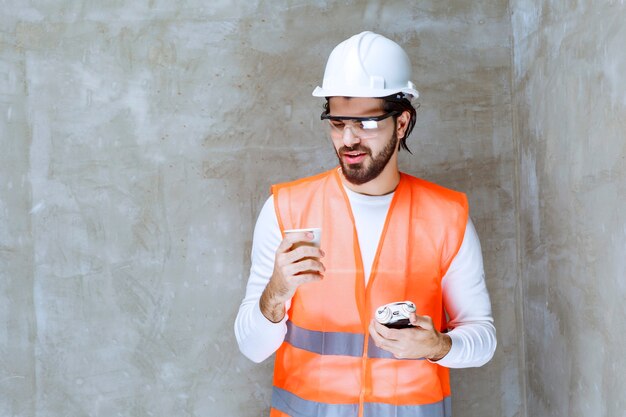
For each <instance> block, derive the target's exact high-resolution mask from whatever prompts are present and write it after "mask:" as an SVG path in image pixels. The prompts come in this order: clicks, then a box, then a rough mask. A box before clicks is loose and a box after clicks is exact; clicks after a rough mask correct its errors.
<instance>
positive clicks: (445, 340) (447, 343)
mask: <svg viewBox="0 0 626 417" xmlns="http://www.w3.org/2000/svg"><path fill="white" fill-rule="evenodd" d="M439 335H440V338H439V345H438V347H437V351H436V352H435V354H434V355H432V356H430V357H429V358H428V359H429V360H431V361H433V362H436V361H438V360H441V359H443V358H444V357H445V356H446V355H447V354H448V352H450V349H451V348H452V339H451V338H450V336H448V335H447V334H445V333H439Z"/></svg>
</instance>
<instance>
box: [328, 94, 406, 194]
mask: <svg viewBox="0 0 626 417" xmlns="http://www.w3.org/2000/svg"><path fill="white" fill-rule="evenodd" d="M329 109H330V115H331V116H354V117H372V116H380V115H383V114H385V111H384V110H383V105H382V100H380V99H374V98H347V97H331V98H330V99H329ZM403 117H404V116H403V115H401V116H399V118H398V119H399V120H398V121H399V122H400V123H402V121H403V119H402V120H400V118H403ZM355 124H357V122H354V121H352V120H346V121H345V126H346V127H345V128H343V126H344V125H343V122H341V124H340V128H338V129H337V128H335V129H331V135H330V136H331V139H332V141H333V144H334V146H335V151H336V153H337V157H338V158H339V164H340V166H341V170H342V173H343V176H344V177H345V179H346V180H348V181H349V182H350V183H352V184H355V185H361V184H365V183H367V182H369V181H371V180H373V179H375V178H377V177H378V176H379V175H380V174H381V173H382V172H383V171H384V170H385V168H387V167H388V166H389V162H390V160H391V159H392V157H394V155H396V153H397V151H398V132H397V127H398V125H397V124H396V123H395V122H394V119H393V117H388V118H386V119H384V120H381V121H378V122H377V124H378V127H377V128H376V129H375V131H374V132H367V134H366V135H359V130H361V131H362V129H359V128H358V125H357V126H355Z"/></svg>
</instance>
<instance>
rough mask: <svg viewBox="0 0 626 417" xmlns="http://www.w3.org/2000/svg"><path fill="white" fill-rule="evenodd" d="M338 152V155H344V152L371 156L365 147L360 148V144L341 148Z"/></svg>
mask: <svg viewBox="0 0 626 417" xmlns="http://www.w3.org/2000/svg"><path fill="white" fill-rule="evenodd" d="M338 152H339V153H340V154H343V153H346V152H362V153H365V154H368V155H371V154H372V152H371V150H370V149H369V148H367V147H365V146H361V145H360V144H358V145H355V146H352V147H348V146H342V147H341V148H339V149H338Z"/></svg>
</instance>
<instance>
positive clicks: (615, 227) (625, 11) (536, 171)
mask: <svg viewBox="0 0 626 417" xmlns="http://www.w3.org/2000/svg"><path fill="white" fill-rule="evenodd" d="M511 3H512V5H513V8H512V9H513V18H512V22H513V25H512V26H513V48H514V66H513V96H514V100H513V102H514V106H513V109H514V111H513V120H514V123H513V126H514V136H515V138H516V149H517V159H518V165H519V170H518V173H519V176H518V181H519V190H520V192H519V199H518V211H519V220H520V228H519V231H520V240H519V245H520V259H521V261H522V262H521V268H520V276H521V281H522V283H523V292H524V297H523V305H524V309H523V311H524V320H523V332H522V335H523V337H524V340H525V343H524V346H525V349H526V372H525V374H526V377H527V384H526V390H527V399H528V416H571V417H579V416H609V417H613V416H617V417H624V416H626V396H625V395H624V394H625V393H626V378H624V375H626V359H625V358H626V347H625V345H626V343H625V342H626V336H625V335H626V311H625V310H624V305H623V304H624V299H626V280H625V278H626V48H625V47H624V45H625V42H626V25H625V22H626V5H625V4H624V2H623V1H619V2H615V1H606V2H604V1H578V2H577V1H557V0H554V1H526V0H515V1H512V2H511Z"/></svg>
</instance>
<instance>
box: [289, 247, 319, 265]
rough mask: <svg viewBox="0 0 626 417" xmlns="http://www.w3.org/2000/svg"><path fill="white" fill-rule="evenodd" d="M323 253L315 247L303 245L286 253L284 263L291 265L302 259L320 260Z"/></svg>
mask: <svg viewBox="0 0 626 417" xmlns="http://www.w3.org/2000/svg"><path fill="white" fill-rule="evenodd" d="M323 256H324V255H323V252H322V251H321V250H320V248H318V247H315V246H309V245H303V246H300V247H298V248H296V249H293V250H291V251H289V252H287V253H286V261H287V262H289V263H293V262H296V261H299V260H300V259H303V258H321V257H323Z"/></svg>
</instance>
